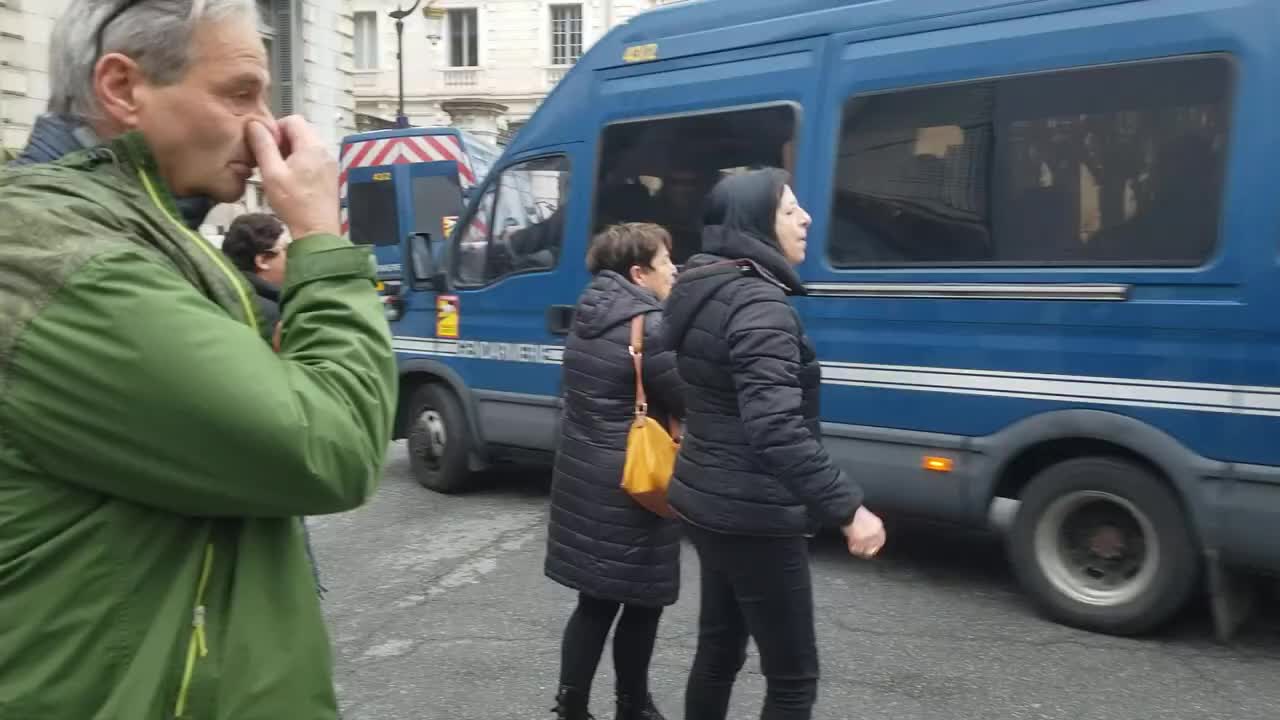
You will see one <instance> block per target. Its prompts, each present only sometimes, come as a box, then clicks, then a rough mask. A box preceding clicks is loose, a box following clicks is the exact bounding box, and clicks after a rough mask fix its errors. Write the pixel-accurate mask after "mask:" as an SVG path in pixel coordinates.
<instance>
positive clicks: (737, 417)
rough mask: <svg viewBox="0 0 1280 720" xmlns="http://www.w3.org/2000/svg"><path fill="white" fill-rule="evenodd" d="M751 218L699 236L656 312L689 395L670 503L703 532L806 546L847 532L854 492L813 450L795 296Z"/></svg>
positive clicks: (815, 420)
mask: <svg viewBox="0 0 1280 720" xmlns="http://www.w3.org/2000/svg"><path fill="white" fill-rule="evenodd" d="M757 214H758V215H759V217H758V218H754V219H753V218H745V219H744V218H742V217H738V218H734V217H729V218H728V221H729V222H730V223H731V224H730V225H725V224H720V225H709V226H708V227H706V228H705V229H704V231H703V251H704V254H701V255H696V256H694V257H693V258H691V259H690V261H689V263H688V264H687V265H686V269H685V271H684V272H682V273H681V275H680V277H679V278H678V280H677V282H676V286H675V289H674V290H673V291H672V294H671V297H670V298H669V299H668V301H667V305H666V323H667V327H666V332H667V338H666V342H667V345H668V346H669V347H672V348H674V349H675V350H676V353H677V357H678V362H677V367H678V370H679V373H680V376H681V378H682V379H683V380H684V382H685V383H686V384H687V387H688V390H687V391H686V397H685V402H686V407H687V414H686V420H685V422H686V426H685V435H684V440H683V443H682V445H681V448H680V456H679V459H678V461H677V464H676V472H675V477H674V478H673V479H672V483H671V489H670V501H671V504H672V506H673V507H674V508H675V509H676V510H677V512H679V514H680V515H681V516H682V517H683V518H685V519H686V520H687V521H689V522H691V523H693V524H694V525H697V526H700V527H703V528H706V529H708V530H713V531H717V532H723V533H732V534H742V535H768V536H799V535H808V534H812V533H813V532H815V531H816V530H817V529H818V527H819V526H821V525H844V524H847V523H848V522H850V521H851V520H852V519H853V515H854V512H855V511H856V510H857V509H858V507H859V506H860V505H861V504H862V491H861V489H860V488H859V487H858V486H857V485H856V484H855V483H854V482H853V481H852V480H851V479H850V478H849V477H848V476H847V475H845V473H843V472H842V471H841V470H840V469H839V468H837V467H836V466H835V465H834V464H833V463H832V461H831V459H830V457H828V455H827V453H826V450H825V449H824V448H823V446H822V441H821V435H820V428H819V407H818V395H819V391H820V389H821V384H822V370H821V368H820V366H819V364H818V361H817V357H816V354H815V352H814V348H813V344H812V343H811V342H810V341H809V338H808V336H806V335H805V333H804V328H803V326H802V324H801V322H800V318H799V316H798V314H797V313H796V311H795V309H794V308H793V307H792V306H791V304H790V302H789V300H788V296H789V295H798V294H802V293H803V292H804V290H803V285H802V284H801V282H800V279H799V277H798V276H797V275H796V273H795V271H794V270H793V269H792V268H791V266H790V265H788V264H787V262H786V260H785V258H784V257H783V255H782V253H781V251H780V250H779V249H778V248H777V246H776V244H775V241H773V240H772V239H771V238H772V234H773V230H772V220H773V218H772V212H770V213H768V214H766V213H763V212H760V213H757ZM766 218H767V220H766ZM722 221H723V218H722ZM765 222H767V223H768V225H765V226H764V227H761V225H762V224H764V223H765ZM766 233H767V235H766ZM766 237H767V238H769V239H766Z"/></svg>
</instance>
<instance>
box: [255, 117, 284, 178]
mask: <svg viewBox="0 0 1280 720" xmlns="http://www.w3.org/2000/svg"><path fill="white" fill-rule="evenodd" d="M249 149H250V150H251V151H253V159H254V160H256V161H257V163H258V167H259V168H261V169H262V175H263V176H264V177H268V176H274V175H278V174H279V173H281V172H283V171H284V169H285V165H284V158H283V157H281V156H280V148H279V146H277V145H276V140H275V138H274V137H273V136H272V135H271V131H270V130H268V129H267V128H266V127H265V126H263V124H262V123H259V122H252V123H249Z"/></svg>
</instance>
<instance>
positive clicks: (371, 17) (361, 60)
mask: <svg viewBox="0 0 1280 720" xmlns="http://www.w3.org/2000/svg"><path fill="white" fill-rule="evenodd" d="M355 24H356V27H355V31H356V36H355V63H356V69H357V70H377V69H378V14H377V13H374V12H358V13H356V14H355Z"/></svg>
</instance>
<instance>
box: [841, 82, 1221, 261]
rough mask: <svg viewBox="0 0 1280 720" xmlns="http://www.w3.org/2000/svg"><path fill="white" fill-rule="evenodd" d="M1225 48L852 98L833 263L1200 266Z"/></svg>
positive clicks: (1207, 247) (1210, 227) (1212, 236)
mask: <svg viewBox="0 0 1280 720" xmlns="http://www.w3.org/2000/svg"><path fill="white" fill-rule="evenodd" d="M1231 79H1232V71H1231V64H1230V61H1228V60H1227V59H1226V58H1223V57H1217V56H1197V57H1192V58H1185V59H1180V60H1169V61H1158V62H1144V63H1128V64H1120V65H1110V66H1105V67H1094V68H1084V69H1073V70H1068V71H1059V72H1052V73H1042V74H1036V75H1027V76H1015V77H1009V78H1002V79H998V80H989V81H983V82H972V83H963V84H957V85H945V86H938V87H930V88H917V89H911V90H902V91H897V92H889V93H881V94H875V95H867V96H858V97H854V98H852V99H850V100H849V101H848V102H847V103H846V104H845V108H844V118H843V126H842V131H841V137H840V148H839V151H838V153H837V168H836V183H835V188H834V193H835V197H834V201H833V211H832V220H831V226H830V228H829V229H828V232H827V235H828V242H827V247H828V252H829V257H830V260H831V263H832V265H833V266H835V267H843V268H853V267H868V266H870V267H875V266H902V265H935V266H937V265H942V266H946V265H1009V266H1028V265H1029V266H1043V265H1057V266H1093V265H1120V266H1160V265H1176V266H1195V265H1199V264H1201V263H1203V262H1204V261H1205V260H1206V259H1208V257H1209V255H1210V254H1211V253H1212V251H1213V249H1214V247H1215V245H1216V243H1217V238H1218V225H1219V222H1220V215H1219V209H1220V204H1221V196H1222V190H1223V168H1224V166H1225V155H1226V149H1227V145H1228V142H1227V140H1228V121H1229V117H1230V96H1231Z"/></svg>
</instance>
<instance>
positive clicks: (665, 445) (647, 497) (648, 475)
mask: <svg viewBox="0 0 1280 720" xmlns="http://www.w3.org/2000/svg"><path fill="white" fill-rule="evenodd" d="M628 349H629V350H630V351H631V361H632V364H634V365H635V369H636V417H635V420H634V421H633V422H632V423H631V430H630V431H629V432H628V433H627V462H626V465H625V466H624V467H623V468H622V489H623V490H624V491H625V492H626V493H627V494H628V495H630V496H631V498H632V499H633V500H635V501H636V502H637V503H639V504H640V505H642V506H643V507H645V508H646V509H648V510H649V511H650V512H653V513H655V514H657V515H660V516H662V517H665V518H671V517H675V513H674V512H672V510H671V506H670V505H669V504H667V487H668V486H669V485H670V484H671V474H672V472H674V471H675V467H676V451H677V450H678V449H679V447H680V445H679V440H677V439H675V438H676V437H678V435H677V433H676V431H675V422H674V420H673V421H672V431H671V432H670V433H668V432H667V430H665V429H664V428H663V427H662V426H661V425H659V424H658V423H657V421H655V420H654V419H653V418H651V417H649V403H648V401H647V399H646V396H645V392H644V379H643V378H644V371H643V359H644V315H643V314H640V315H637V316H635V317H634V318H632V319H631V346H630V347H629V348H628Z"/></svg>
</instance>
